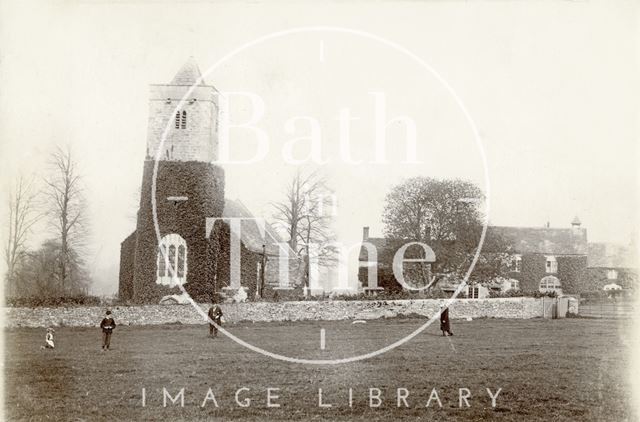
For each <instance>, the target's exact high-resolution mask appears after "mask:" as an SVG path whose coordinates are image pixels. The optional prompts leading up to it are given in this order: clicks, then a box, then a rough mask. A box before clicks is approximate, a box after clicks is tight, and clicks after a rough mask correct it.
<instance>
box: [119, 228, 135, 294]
mask: <svg viewBox="0 0 640 422" xmlns="http://www.w3.org/2000/svg"><path fill="white" fill-rule="evenodd" d="M135 252H136V232H133V233H131V234H130V235H129V236H127V238H126V239H125V240H124V241H123V242H122V243H121V244H120V275H119V284H118V297H119V298H120V299H121V300H125V301H128V300H131V299H132V298H133V273H134V269H133V266H134V262H135Z"/></svg>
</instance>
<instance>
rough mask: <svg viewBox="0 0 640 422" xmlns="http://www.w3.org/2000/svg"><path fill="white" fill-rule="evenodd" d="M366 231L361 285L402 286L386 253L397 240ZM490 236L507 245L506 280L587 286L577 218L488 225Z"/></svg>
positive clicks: (529, 286) (547, 286)
mask: <svg viewBox="0 0 640 422" xmlns="http://www.w3.org/2000/svg"><path fill="white" fill-rule="evenodd" d="M365 233H366V234H367V235H366V236H365V239H363V246H362V248H361V251H360V257H359V263H360V271H359V280H360V282H361V284H362V286H363V287H364V288H365V290H366V288H367V286H370V285H373V286H375V287H384V288H385V289H390V290H397V289H402V287H401V286H400V285H399V284H398V283H397V282H396V281H395V279H394V278H393V274H390V273H389V270H388V268H389V266H390V258H389V253H391V254H392V253H393V252H394V251H395V250H397V249H398V244H399V241H395V242H391V241H390V240H389V239H385V238H369V237H368V229H367V228H365ZM489 238H492V239H502V240H503V241H504V242H505V244H506V245H508V249H509V251H510V253H511V257H510V262H511V265H510V267H509V268H508V272H507V274H505V276H506V277H507V278H508V279H510V280H509V283H511V284H513V285H516V286H518V287H519V288H520V290H524V291H550V290H554V291H557V292H560V291H562V292H563V293H579V292H581V291H584V289H585V288H586V286H585V285H583V283H582V280H583V274H584V272H585V270H586V269H587V245H588V243H587V230H586V229H585V228H583V227H581V223H580V220H578V219H577V218H575V219H574V220H573V221H572V223H571V227H567V228H557V227H549V226H548V225H547V226H546V227H506V226H489V227H488V230H487V239H489ZM405 242H406V241H405ZM365 243H370V244H372V245H374V246H376V248H377V249H378V257H380V256H381V255H382V256H383V257H384V256H386V258H383V259H379V258H378V259H374V258H372V256H371V254H369V253H368V251H367V249H366V248H365ZM400 243H401V242H400ZM393 245H395V246H393ZM490 248H491V247H490V246H489V245H487V244H485V247H484V248H483V253H487V254H490V253H495V252H499V251H492V250H489V249H490ZM381 251H382V252H381ZM434 258H435V259H437V258H436V257H434ZM372 265H375V266H377V267H378V277H377V280H376V281H375V283H373V284H371V282H370V281H369V279H368V277H367V272H366V271H365V270H366V269H367V268H368V267H370V266H372ZM516 281H517V282H516ZM488 282H489V280H487V283H488ZM452 290H455V288H452Z"/></svg>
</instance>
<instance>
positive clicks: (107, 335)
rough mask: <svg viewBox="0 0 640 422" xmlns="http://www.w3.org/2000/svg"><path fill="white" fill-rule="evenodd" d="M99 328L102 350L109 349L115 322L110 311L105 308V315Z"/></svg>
mask: <svg viewBox="0 0 640 422" xmlns="http://www.w3.org/2000/svg"><path fill="white" fill-rule="evenodd" d="M100 328H102V351H103V352H104V351H105V350H109V346H110V344H111V333H113V329H114V328H116V322H115V321H114V320H113V318H112V317H111V311H109V310H107V316H105V317H104V318H103V319H102V322H101V323H100Z"/></svg>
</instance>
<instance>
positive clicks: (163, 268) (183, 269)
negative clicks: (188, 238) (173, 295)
mask: <svg viewBox="0 0 640 422" xmlns="http://www.w3.org/2000/svg"><path fill="white" fill-rule="evenodd" d="M156 268H157V274H156V276H157V278H156V283H158V284H164V285H167V286H176V285H179V284H184V283H185V282H186V281H187V242H185V240H184V239H183V238H182V237H181V236H180V235H179V234H175V233H172V234H168V235H166V236H164V237H163V238H162V239H161V240H160V245H158V256H157V266H156Z"/></svg>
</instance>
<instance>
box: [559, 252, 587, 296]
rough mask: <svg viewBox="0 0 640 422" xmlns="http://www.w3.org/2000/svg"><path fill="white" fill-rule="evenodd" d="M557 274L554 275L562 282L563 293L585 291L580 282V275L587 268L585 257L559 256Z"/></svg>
mask: <svg viewBox="0 0 640 422" xmlns="http://www.w3.org/2000/svg"><path fill="white" fill-rule="evenodd" d="M556 260H557V261H558V274H557V275H556V277H558V278H559V279H560V283H562V292H563V293H581V292H584V291H585V289H584V288H585V286H584V284H583V282H582V275H583V273H584V271H585V269H586V268H587V257H586V256H585V255H581V256H559V257H557V258H556Z"/></svg>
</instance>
